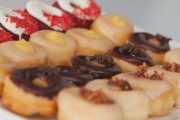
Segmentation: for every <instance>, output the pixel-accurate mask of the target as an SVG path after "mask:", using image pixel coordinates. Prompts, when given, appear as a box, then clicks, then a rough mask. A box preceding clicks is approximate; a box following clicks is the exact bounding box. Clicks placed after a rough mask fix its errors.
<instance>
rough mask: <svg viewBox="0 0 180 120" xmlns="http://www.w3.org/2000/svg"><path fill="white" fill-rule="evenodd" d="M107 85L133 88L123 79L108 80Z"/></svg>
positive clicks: (123, 88)
mask: <svg viewBox="0 0 180 120" xmlns="http://www.w3.org/2000/svg"><path fill="white" fill-rule="evenodd" d="M108 85H110V86H113V87H114V89H117V90H133V89H132V87H131V85H130V84H129V82H128V81H126V80H123V79H115V80H110V81H109V82H108Z"/></svg>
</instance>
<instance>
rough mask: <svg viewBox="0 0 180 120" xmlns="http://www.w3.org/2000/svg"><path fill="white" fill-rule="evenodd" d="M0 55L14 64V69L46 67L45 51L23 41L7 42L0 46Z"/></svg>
mask: <svg viewBox="0 0 180 120" xmlns="http://www.w3.org/2000/svg"><path fill="white" fill-rule="evenodd" d="M0 53H1V54H3V55H5V56H6V57H8V58H9V59H11V60H12V61H14V62H15V63H16V68H26V67H37V66H40V65H42V66H46V65H47V64H48V53H47V51H46V50H45V49H44V48H43V47H41V46H39V45H37V44H35V43H31V42H28V41H25V40H23V39H21V40H19V41H8V42H4V43H1V44H0Z"/></svg>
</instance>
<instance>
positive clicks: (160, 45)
mask: <svg viewBox="0 0 180 120" xmlns="http://www.w3.org/2000/svg"><path fill="white" fill-rule="evenodd" d="M169 40H171V39H170V38H167V37H164V36H162V35H160V34H156V35H152V34H150V33H146V32H139V33H134V34H132V35H131V36H130V37H129V42H130V43H132V44H135V45H138V46H140V47H141V48H142V49H143V50H144V51H145V52H146V53H147V54H148V55H149V56H151V58H152V59H153V61H154V64H155V65H156V64H161V63H162V58H163V56H164V53H165V52H167V51H168V50H169V49H170V46H169Z"/></svg>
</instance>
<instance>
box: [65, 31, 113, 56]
mask: <svg viewBox="0 0 180 120" xmlns="http://www.w3.org/2000/svg"><path fill="white" fill-rule="evenodd" d="M66 34H67V35H69V36H70V37H72V38H73V39H74V40H75V42H76V44H77V47H78V49H77V51H76V55H94V54H101V53H102V54H106V53H107V52H108V50H109V49H111V48H112V47H113V44H112V43H111V42H109V41H108V40H107V39H105V38H104V37H102V36H101V35H99V34H97V33H96V32H95V31H93V30H88V29H85V28H73V29H70V30H68V31H66Z"/></svg>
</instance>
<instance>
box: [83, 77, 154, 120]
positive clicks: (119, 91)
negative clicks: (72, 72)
mask: <svg viewBox="0 0 180 120" xmlns="http://www.w3.org/2000/svg"><path fill="white" fill-rule="evenodd" d="M85 88H87V89H88V90H92V91H97V90H101V91H103V92H104V93H105V94H107V95H108V96H110V98H112V99H114V100H115V101H116V102H117V103H118V104H119V105H120V106H121V108H122V111H123V112H122V115H123V119H122V120H146V119H147V118H148V116H149V113H150V108H151V100H150V98H149V97H148V95H147V94H146V93H145V92H143V91H140V90H133V89H132V87H131V84H129V83H128V82H127V81H125V80H120V79H116V80H114V81H113V80H111V79H110V80H109V79H96V80H94V81H91V82H89V83H88V84H86V86H85ZM140 98H143V99H140Z"/></svg>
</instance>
